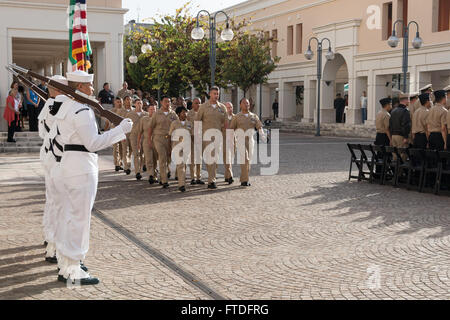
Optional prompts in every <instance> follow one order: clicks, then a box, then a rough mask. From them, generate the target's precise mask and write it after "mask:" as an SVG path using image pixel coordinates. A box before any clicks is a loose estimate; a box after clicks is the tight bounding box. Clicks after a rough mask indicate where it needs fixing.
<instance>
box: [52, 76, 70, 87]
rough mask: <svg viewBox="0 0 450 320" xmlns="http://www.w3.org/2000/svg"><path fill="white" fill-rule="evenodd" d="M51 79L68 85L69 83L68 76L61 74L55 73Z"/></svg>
mask: <svg viewBox="0 0 450 320" xmlns="http://www.w3.org/2000/svg"><path fill="white" fill-rule="evenodd" d="M50 80H53V81H55V82H59V83H61V84H65V85H66V86H67V85H68V81H67V79H66V77H63V76H61V75H58V74H57V75H54V76H53V77H51V78H50Z"/></svg>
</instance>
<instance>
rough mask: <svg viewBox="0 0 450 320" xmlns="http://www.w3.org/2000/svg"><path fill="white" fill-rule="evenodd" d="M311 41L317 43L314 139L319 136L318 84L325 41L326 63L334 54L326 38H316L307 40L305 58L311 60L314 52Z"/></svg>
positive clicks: (320, 76) (320, 77) (320, 78)
mask: <svg viewBox="0 0 450 320" xmlns="http://www.w3.org/2000/svg"><path fill="white" fill-rule="evenodd" d="M311 40H316V42H317V125H316V137H319V136H320V82H321V80H322V47H323V42H324V41H325V40H327V41H328V44H329V47H328V52H327V54H326V58H327V60H328V61H330V60H333V59H334V52H333V51H332V50H331V41H330V39H328V38H324V39H322V40H319V39H318V38H316V37H312V38H310V39H309V43H308V50H306V52H305V57H306V59H308V60H311V59H312V58H313V56H314V52H313V51H312V50H311Z"/></svg>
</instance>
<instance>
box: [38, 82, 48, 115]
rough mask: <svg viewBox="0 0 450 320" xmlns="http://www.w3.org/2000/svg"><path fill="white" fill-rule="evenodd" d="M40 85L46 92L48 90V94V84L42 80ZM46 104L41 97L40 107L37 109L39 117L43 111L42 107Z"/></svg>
mask: <svg viewBox="0 0 450 320" xmlns="http://www.w3.org/2000/svg"><path fill="white" fill-rule="evenodd" d="M38 87H39V88H40V89H41V90H42V91H44V92H46V93H47V94H48V88H47V86H46V85H45V82H41V84H40V85H38ZM44 105H45V101H44V100H42V99H39V104H38V109H37V116H38V117H39V114H40V113H41V110H42V108H43V107H44Z"/></svg>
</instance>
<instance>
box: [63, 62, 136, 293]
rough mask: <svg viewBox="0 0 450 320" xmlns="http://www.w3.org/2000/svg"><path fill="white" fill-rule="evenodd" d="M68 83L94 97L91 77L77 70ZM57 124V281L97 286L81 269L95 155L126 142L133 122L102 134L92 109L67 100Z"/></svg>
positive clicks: (94, 177)
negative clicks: (60, 190) (60, 204)
mask: <svg viewBox="0 0 450 320" xmlns="http://www.w3.org/2000/svg"><path fill="white" fill-rule="evenodd" d="M67 80H69V86H70V87H72V88H73V89H76V90H77V91H78V92H80V94H84V95H86V96H90V95H92V92H93V87H92V81H93V75H92V74H88V73H86V72H84V71H79V70H78V71H75V72H71V73H67ZM55 125H56V126H57V131H58V132H59V135H58V137H60V139H61V142H62V144H63V145H64V154H63V157H62V159H61V166H60V177H61V179H62V181H63V183H64V189H65V194H66V199H65V200H64V201H65V206H64V211H63V217H61V218H62V219H61V220H60V221H61V222H62V223H61V224H58V229H59V230H58V232H60V234H61V235H62V239H63V241H61V242H57V243H56V246H57V257H58V266H59V268H60V270H59V276H58V280H59V281H63V282H67V280H69V281H71V282H72V283H75V282H78V283H79V284H81V285H89V284H97V283H98V282H99V280H98V279H97V278H93V277H91V276H90V275H89V273H87V272H86V271H85V270H83V269H82V267H81V266H80V260H84V258H85V256H86V253H87V251H88V249H89V231H90V219H91V210H92V207H93V205H94V200H95V196H96V194H97V182H98V163H97V162H98V155H97V154H96V153H94V152H96V151H99V150H101V149H104V148H107V147H109V146H112V145H113V144H114V143H117V142H119V141H121V140H123V139H125V134H126V133H128V132H130V131H131V128H132V125H133V123H132V122H131V120H130V119H125V120H123V121H122V122H121V123H120V125H119V126H117V127H116V128H114V129H112V130H109V131H107V132H105V133H104V134H100V133H99V130H98V127H97V122H96V120H95V115H94V112H93V111H92V109H91V108H89V107H88V106H87V105H84V104H81V103H79V102H76V101H72V100H68V101H66V102H64V103H63V104H62V106H61V107H60V110H59V112H58V114H57V117H56V121H55Z"/></svg>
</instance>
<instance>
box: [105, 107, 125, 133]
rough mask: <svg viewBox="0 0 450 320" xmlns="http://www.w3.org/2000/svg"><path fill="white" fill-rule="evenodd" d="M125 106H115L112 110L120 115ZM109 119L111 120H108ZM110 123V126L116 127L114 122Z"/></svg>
mask: <svg viewBox="0 0 450 320" xmlns="http://www.w3.org/2000/svg"><path fill="white" fill-rule="evenodd" d="M123 109H124V108H123V107H121V108H115V107H114V108H113V109H112V110H111V111H112V112H114V113H115V114H117V115H119V116H120V113H121V112H122V110H123ZM108 121H109V120H108ZM109 123H110V124H109V125H110V128H115V125H114V123H112V122H111V121H110V122H109Z"/></svg>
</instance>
